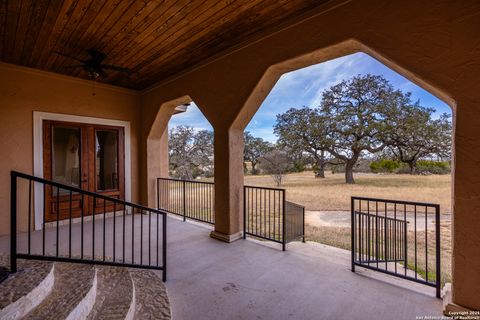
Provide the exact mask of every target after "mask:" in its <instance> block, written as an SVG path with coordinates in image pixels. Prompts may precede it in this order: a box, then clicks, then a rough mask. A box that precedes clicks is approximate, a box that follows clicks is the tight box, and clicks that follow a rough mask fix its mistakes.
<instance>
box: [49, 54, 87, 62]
mask: <svg viewBox="0 0 480 320" xmlns="http://www.w3.org/2000/svg"><path fill="white" fill-rule="evenodd" d="M52 53H54V54H58V55H60V56H64V57H67V58H70V59H73V60H76V61H78V62H82V63H83V62H85V61H83V60H80V59H78V58H75V57H72V56H71V55H68V54H65V53H61V52H58V51H53V52H52Z"/></svg>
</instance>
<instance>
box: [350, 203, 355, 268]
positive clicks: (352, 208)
mask: <svg viewBox="0 0 480 320" xmlns="http://www.w3.org/2000/svg"><path fill="white" fill-rule="evenodd" d="M350 210H351V219H352V220H351V225H352V230H351V233H352V236H351V238H352V242H351V246H352V249H351V251H352V272H355V200H354V199H353V197H352V198H351V199H350Z"/></svg>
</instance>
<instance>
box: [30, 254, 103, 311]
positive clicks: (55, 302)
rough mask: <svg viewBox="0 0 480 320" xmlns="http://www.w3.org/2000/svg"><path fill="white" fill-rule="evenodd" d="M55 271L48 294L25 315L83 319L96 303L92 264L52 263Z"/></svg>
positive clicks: (95, 281) (95, 283)
mask: <svg viewBox="0 0 480 320" xmlns="http://www.w3.org/2000/svg"><path fill="white" fill-rule="evenodd" d="M54 275H55V282H54V284H53V288H52V290H51V292H50V294H49V295H48V296H47V297H46V298H45V299H44V300H43V301H42V303H40V304H39V305H38V306H37V307H36V308H35V309H33V310H32V311H31V312H30V313H28V314H27V315H26V316H25V318H24V319H39V320H40V319H42V320H43V319H68V320H72V319H85V318H86V316H87V315H88V314H89V313H90V311H91V310H92V308H93V305H94V303H95V297H96V291H97V271H96V268H95V266H93V265H82V264H75V263H55V268H54Z"/></svg>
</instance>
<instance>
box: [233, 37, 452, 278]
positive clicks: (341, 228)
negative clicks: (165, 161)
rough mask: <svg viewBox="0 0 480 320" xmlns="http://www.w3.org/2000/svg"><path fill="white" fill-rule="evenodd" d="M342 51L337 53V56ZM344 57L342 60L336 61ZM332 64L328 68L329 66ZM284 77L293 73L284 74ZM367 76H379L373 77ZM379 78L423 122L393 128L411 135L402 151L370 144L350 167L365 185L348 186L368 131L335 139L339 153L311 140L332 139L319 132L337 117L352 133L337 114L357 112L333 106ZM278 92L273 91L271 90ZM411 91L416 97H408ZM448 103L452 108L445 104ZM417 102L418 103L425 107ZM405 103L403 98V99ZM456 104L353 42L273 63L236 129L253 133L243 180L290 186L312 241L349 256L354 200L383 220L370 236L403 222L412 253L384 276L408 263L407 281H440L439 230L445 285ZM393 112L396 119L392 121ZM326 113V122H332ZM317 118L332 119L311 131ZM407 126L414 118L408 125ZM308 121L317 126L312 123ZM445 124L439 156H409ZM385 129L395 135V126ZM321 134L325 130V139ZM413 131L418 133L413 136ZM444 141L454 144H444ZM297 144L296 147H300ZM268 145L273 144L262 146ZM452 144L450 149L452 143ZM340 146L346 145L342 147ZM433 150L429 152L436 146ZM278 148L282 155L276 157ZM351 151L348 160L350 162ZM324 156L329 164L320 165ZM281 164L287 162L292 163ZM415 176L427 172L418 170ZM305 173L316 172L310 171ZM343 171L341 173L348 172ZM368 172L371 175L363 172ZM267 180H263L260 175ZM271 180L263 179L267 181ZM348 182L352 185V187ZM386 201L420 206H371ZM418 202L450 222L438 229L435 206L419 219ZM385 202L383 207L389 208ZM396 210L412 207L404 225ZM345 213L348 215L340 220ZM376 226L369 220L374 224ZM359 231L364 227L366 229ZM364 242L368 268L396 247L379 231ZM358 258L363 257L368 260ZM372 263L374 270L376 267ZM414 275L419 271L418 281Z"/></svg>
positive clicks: (406, 211)
mask: <svg viewBox="0 0 480 320" xmlns="http://www.w3.org/2000/svg"><path fill="white" fill-rule="evenodd" d="M348 51H350V52H348ZM351 51H353V52H356V53H353V54H350V55H345V53H347V52H348V53H351ZM335 52H336V53H337V55H335ZM363 52H366V53H363ZM338 53H340V54H338ZM335 56H337V57H338V56H341V57H340V58H336V59H333V60H330V59H331V58H333V57H335ZM373 57H375V58H376V59H377V60H376V59H375V58H373ZM315 60H316V61H317V62H322V63H320V64H317V65H312V62H313V61H315ZM327 60H328V62H325V61H327ZM382 63H383V64H382ZM306 66H308V67H306ZM391 66H394V67H395V68H394V70H395V71H397V72H399V73H397V72H395V71H394V70H392V69H393V68H392V69H391V68H389V67H391ZM304 67H305V68H304ZM300 68H304V69H300ZM293 69H296V71H291V70H293ZM282 71H288V72H287V73H283V72H282ZM282 74H283V75H282ZM368 74H370V75H371V76H372V77H369V76H367V75H368ZM402 74H403V75H402ZM379 77H380V78H379ZM277 79H278V81H277ZM377 80H378V81H379V83H383V84H385V85H387V86H388V85H391V86H392V92H394V91H400V92H401V93H402V95H401V96H402V97H403V98H408V99H407V100H403V102H401V103H403V104H405V105H409V106H410V108H409V109H408V110H416V111H415V112H414V113H415V114H416V116H413V115H410V118H409V119H410V120H409V121H410V122H411V123H410V122H409V125H411V126H410V127H406V128H404V129H402V130H403V131H402V130H400V125H405V124H406V122H403V123H399V122H398V121H396V122H394V125H393V126H392V127H391V128H390V130H392V131H391V133H392V134H395V135H396V138H397V139H400V137H398V136H399V135H400V134H402V135H403V138H402V139H403V140H402V141H401V142H400V141H397V142H398V143H397V144H395V143H393V142H391V141H390V142H388V143H387V141H385V146H382V147H381V148H380V146H379V144H378V143H371V145H369V146H364V149H363V150H359V151H358V157H356V159H355V161H354V164H352V168H350V169H351V173H352V172H353V176H357V175H358V177H359V179H358V180H357V184H356V185H349V184H345V181H346V182H350V183H352V182H354V180H353V176H352V175H351V176H350V177H349V176H348V174H345V175H342V174H343V172H346V171H347V170H346V168H345V167H347V166H348V165H349V164H348V161H349V160H350V159H351V158H353V157H352V156H351V154H352V152H354V151H355V152H357V150H354V147H355V148H357V149H358V145H359V143H360V142H362V143H363V142H364V141H365V139H369V138H370V137H368V134H367V135H366V136H364V137H363V138H360V139H359V140H358V141H357V142H356V145H350V146H349V140H348V139H345V140H339V138H338V137H339V136H338V135H336V136H335V139H334V142H332V141H330V143H331V144H334V145H337V150H335V149H333V150H332V147H330V148H325V146H322V145H318V143H316V142H318V139H317V140H315V139H314V138H312V137H313V136H315V134H317V135H319V136H321V135H322V134H323V135H326V134H328V133H325V132H324V131H322V130H320V129H321V128H323V127H322V125H323V124H324V123H325V122H326V121H327V120H329V119H335V120H334V121H336V122H337V123H341V124H342V126H345V123H346V122H340V121H341V120H342V119H341V117H338V114H339V113H342V112H343V116H347V115H348V112H345V110H346V109H348V108H346V107H345V105H343V106H342V108H343V109H341V108H334V112H332V113H328V112H327V111H328V110H329V108H328V107H329V106H330V110H331V109H332V108H333V106H335V105H338V104H341V102H342V101H341V97H339V96H341V95H342V94H344V95H343V96H342V97H346V99H351V98H352V96H351V95H348V94H347V93H348V92H347V91H348V90H352V88H353V86H354V85H359V84H362V83H363V84H365V85H372V81H373V82H375V81H377ZM384 80H385V81H386V82H384ZM273 83H275V85H273ZM377 84H378V83H377ZM270 88H271V90H269V89H270ZM377 88H379V87H377ZM427 90H428V91H427ZM366 92H367V93H368V92H369V91H368V90H366ZM407 92H412V93H411V95H409V94H408V93H407ZM267 94H268V95H267ZM440 98H441V99H444V100H445V101H447V102H444V101H442V100H440ZM327 99H330V101H325V100H327ZM417 100H419V102H418V103H417ZM253 101H256V102H257V103H258V105H257V107H258V106H260V108H259V109H258V108H252V104H251V103H253ZM392 101H393V100H392ZM397 102H399V101H398V100H397ZM452 106H453V102H452V101H451V99H449V98H448V97H447V96H446V95H444V94H442V93H440V92H438V91H437V90H435V89H433V88H432V87H431V86H429V85H428V84H425V83H423V82H421V81H420V80H419V79H418V78H417V77H416V76H414V75H413V74H412V73H410V72H406V71H405V70H403V69H402V68H400V67H398V66H396V65H394V64H393V63H392V62H389V61H388V60H387V59H385V58H383V57H381V56H380V55H378V54H376V53H375V52H373V51H372V50H369V49H366V48H365V47H364V46H363V45H361V44H359V43H357V42H356V41H349V42H347V43H344V44H342V45H339V46H337V47H335V48H330V49H328V50H325V51H320V52H317V53H315V54H311V55H308V56H305V57H300V58H298V59H295V60H294V61H289V62H286V63H282V64H280V65H276V66H273V67H271V68H269V70H268V71H267V73H266V74H265V76H264V77H263V79H262V81H261V82H260V83H259V84H258V86H257V90H255V92H254V93H252V95H251V97H250V99H249V101H248V102H247V104H246V105H245V108H246V109H245V110H243V113H242V114H241V115H240V116H239V117H238V118H237V120H238V121H237V122H236V124H237V125H239V126H241V127H244V128H245V127H246V128H245V131H246V132H248V134H246V135H245V139H246V140H245V141H246V143H245V144H246V147H245V148H246V156H245V160H246V162H247V164H246V166H245V172H246V173H247V175H246V176H245V181H244V182H245V185H256V186H267V187H281V188H284V189H286V193H287V201H292V202H295V203H297V204H300V205H304V206H305V207H306V210H307V212H306V234H307V240H313V241H318V242H321V243H324V244H328V245H333V246H337V247H340V248H344V249H348V250H350V249H351V248H352V235H351V231H352V230H353V228H352V225H351V221H352V219H351V217H352V215H353V213H352V212H351V205H352V203H353V200H352V199H351V197H352V196H359V197H364V198H369V199H370V200H365V202H364V204H363V206H364V207H363V210H362V209H358V208H357V207H355V212H357V211H358V212H360V213H361V214H363V211H365V214H368V216H367V215H365V217H366V218H368V219H372V221H375V222H374V224H375V223H377V225H376V226H375V228H374V227H372V226H370V225H368V226H369V227H367V229H365V227H364V226H363V225H362V228H363V230H368V232H379V231H384V230H387V229H388V228H390V227H388V226H389V223H390V222H389V221H390V219H391V221H394V222H395V224H397V223H398V224H399V225H400V224H401V223H403V225H404V226H405V227H404V229H402V231H401V232H402V233H403V234H404V237H403V240H400V239H399V238H398V239H397V238H395V240H394V242H395V245H397V242H400V241H403V242H402V243H405V246H403V247H402V248H401V250H402V252H403V253H402V255H403V261H399V260H398V259H394V260H393V261H388V259H387V258H385V259H384V261H383V262H380V264H382V263H383V269H388V268H389V267H390V268H395V272H396V271H397V268H400V267H399V266H400V265H401V267H402V268H403V269H402V270H403V272H404V275H405V277H407V276H413V277H414V278H415V279H417V278H419V277H423V278H427V279H430V280H432V279H435V281H436V280H437V279H436V278H437V277H438V276H439V275H438V274H435V272H434V270H435V268H436V266H435V259H436V258H437V256H436V255H437V254H438V252H436V251H435V250H436V249H437V248H436V246H437V245H439V243H435V244H433V243H430V242H431V241H432V238H433V239H435V235H436V232H437V231H436V230H435V225H436V224H437V223H438V230H439V232H440V233H441V242H442V247H441V251H440V254H441V261H442V266H441V270H442V272H441V275H440V276H441V279H442V285H443V284H444V283H445V282H450V281H451V278H452V276H451V254H452V247H451V243H452V241H451V223H452V203H451V199H452V191H451V186H452V181H451V180H452V179H451V175H450V172H451V170H453V157H452V154H451V144H450V143H451V141H452V117H453V115H452V112H451V109H450V108H451V107H452ZM353 107H358V106H354V105H352V108H351V109H353ZM257 110H258V111H257ZM405 110H407V109H405ZM347 111H348V110H347ZM390 111H392V110H390ZM255 112H257V113H255ZM322 112H323V114H322ZM443 113H446V115H445V116H442V114H443ZM254 114H255V115H254ZM376 114H377V116H378V114H379V113H378V112H376ZM386 115H387V116H388V114H386ZM319 116H320V118H319ZM321 116H323V118H322V117H321ZM326 116H327V118H325V117H326ZM348 116H350V118H349V119H350V120H352V119H355V117H356V119H357V121H358V120H361V119H360V118H361V117H362V116H361V115H354V116H351V115H348ZM387 116H385V115H384V116H383V117H382V118H381V119H380V120H381V121H379V123H382V122H388V121H390V120H392V119H388V117H387ZM395 116H397V117H398V116H400V114H399V113H398V114H395ZM328 117H330V118H328ZM390 117H393V114H390ZM422 117H425V118H422ZM314 118H315V119H323V122H322V121H319V122H315V125H312V123H314V122H313V120H312V119H314ZM247 119H251V121H250V122H249V124H248V126H245V123H246V121H247ZM402 119H403V120H405V118H402ZM373 120H374V119H372V118H370V119H369V121H373ZM302 121H303V122H302ZM412 121H413V122H412ZM309 124H310V126H308V125H309ZM302 125H303V127H302ZM362 125H363V127H368V124H362ZM442 125H446V126H447V127H448V128H447V129H446V131H448V132H447V133H445V132H443V131H442V132H441V131H435V132H436V133H435V134H433V135H430V136H428V135H425V137H426V138H427V137H430V138H429V139H431V140H432V141H433V140H437V139H436V138H438V135H440V134H443V136H442V140H441V141H436V142H437V144H438V145H439V149H437V151H431V152H423V151H421V150H417V151H418V153H415V154H413V153H412V150H408V151H409V152H408V154H406V150H405V148H406V146H408V147H409V148H414V146H413V143H411V141H409V139H410V140H411V139H412V138H414V137H415V136H418V135H420V134H421V133H422V132H424V131H422V130H424V129H425V130H427V128H430V129H432V130H433V129H435V128H436V127H441V126H442ZM395 126H397V127H395ZM351 127H354V126H351ZM357 127H358V126H357ZM313 129H315V130H313ZM336 129H337V130H338V129H339V128H338V126H336ZM430 129H428V130H430ZM383 130H387V129H386V127H384V129H383ZM415 130H417V131H415ZM318 131H321V132H320V133H319V132H318ZM414 132H416V133H415V134H414ZM432 132H433V131H432ZM344 134H345V132H344ZM355 134H356V133H355ZM347 136H348V134H347ZM350 137H351V133H350ZM445 137H447V138H448V139H445ZM302 138H303V139H304V140H308V141H307V142H305V144H307V146H305V145H303V146H301V143H299V142H298V140H299V139H302ZM317 138H318V137H317ZM295 139H297V141H294V140H295ZM385 139H387V138H385ZM248 141H254V142H255V143H250V144H251V145H250V146H249V143H248ZM293 142H295V143H293ZM377 142H378V141H377ZM409 142H410V144H409ZM262 143H265V144H263V145H262ZM325 143H327V142H325ZM445 143H448V146H446V145H445ZM320 144H321V143H320ZM339 144H342V146H338V145H339ZM299 145H300V146H299ZM255 146H257V151H258V152H257V154H256V155H257V157H258V158H259V160H258V161H256V162H258V164H259V166H260V168H257V164H255V166H252V163H251V162H252V161H251V159H249V156H248V154H253V152H252V151H251V150H249V149H251V148H255ZM342 147H343V150H342ZM345 147H348V148H347V149H349V150H348V152H347V151H345ZM424 147H425V148H427V146H424ZM308 149H310V150H308ZM440 149H442V150H440ZM272 150H274V151H275V152H274V153H272ZM339 150H340V151H339ZM430 150H433V149H430ZM262 152H264V156H263V159H264V162H265V164H266V165H264V166H263V168H262V156H261V153H262ZM281 153H283V155H281ZM323 153H325V155H324V154H323ZM347 153H348V154H349V155H348V156H347V157H345V154H347ZM320 154H321V158H322V159H319V158H320ZM304 158H307V159H304ZM308 158H310V159H308ZM281 159H284V160H281ZM282 162H288V163H286V164H285V165H283V164H282ZM272 163H274V165H273V166H271V165H269V164H272ZM280 167H282V169H281V170H280V171H282V170H283V172H279V168H280ZM416 169H418V171H417V172H414V171H415V170H416ZM305 170H311V171H315V172H314V173H312V172H308V173H305V172H304V171H305ZM262 171H263V172H262ZM339 171H341V172H342V174H340V175H339V174H338V173H339ZM361 171H363V173H360V172H361ZM258 173H260V175H256V174H258ZM262 173H263V174H264V175H261V174H262ZM412 173H414V174H412ZM252 174H253V175H252ZM268 175H270V176H272V177H273V179H269V178H268ZM322 178H324V179H322ZM349 178H350V179H351V180H350V181H349ZM279 181H280V182H279ZM334 181H337V182H334ZM337 183H338V184H337ZM308 190H310V191H308ZM247 198H248V197H247ZM321 199H324V200H325V202H324V203H323V204H320V202H321V201H322V200H321ZM380 199H398V200H406V201H412V203H410V204H406V203H403V202H398V203H395V202H388V203H386V204H385V207H382V208H380V209H378V208H376V207H375V205H372V203H374V204H378V202H379V200H380ZM247 201H248V199H247ZM267 201H268V200H267ZM413 202H419V203H420V202H423V203H433V204H439V205H440V208H442V211H441V220H442V223H441V224H440V222H439V218H440V216H437V217H436V218H435V215H436V212H435V210H434V209H431V208H430V207H428V208H426V209H425V212H422V214H421V215H420V214H419V213H418V212H417V210H418V208H419V207H417V205H415V204H413ZM381 203H382V206H383V204H384V202H381ZM397 205H398V206H400V205H402V208H404V210H403V211H402V213H401V215H402V216H401V218H402V219H397V214H398V215H400V212H399V211H398V210H397ZM315 206H317V207H322V209H321V210H312V208H314V207H315ZM432 208H433V207H432ZM367 211H368V213H367ZM370 211H371V212H374V213H375V214H377V215H378V214H380V215H381V216H382V217H383V216H384V218H378V217H372V216H370V215H369V214H370ZM340 212H342V213H340ZM351 214H352V215H351ZM342 215H343V218H340V216H342ZM420 216H421V217H420ZM365 217H364V216H360V217H357V219H362V220H361V221H362V222H361V223H367V222H365V221H364V220H363V219H364V218H365ZM432 217H433V218H432ZM366 218H365V219H366ZM381 219H383V220H381ZM418 219H422V221H423V222H422V224H423V225H422V227H423V229H421V228H420V223H419V222H418ZM380 220H381V221H380ZM397 220H398V222H397ZM342 221H343V222H342ZM358 221H360V220H358ZM358 221H357V223H358ZM368 221H369V222H368V223H370V220H368ZM378 223H379V224H380V225H382V223H383V225H382V226H380V227H379V226H378ZM356 227H357V228H358V225H357V226H356ZM392 230H393V231H392V232H400V231H399V230H394V229H392ZM388 232H390V231H388ZM369 237H370V235H369ZM417 237H418V238H420V237H421V238H422V239H423V240H422V241H423V242H419V241H418V239H417ZM359 239H360V238H359ZM359 239H357V240H356V241H357V243H356V244H355V246H357V247H356V250H357V254H365V255H367V254H366V253H365V252H364V250H366V249H364V248H360V249H359V248H358V245H359V244H358V241H366V242H365V245H366V246H368V248H370V249H371V250H372V252H373V253H372V252H370V251H369V252H368V260H369V263H370V260H372V262H375V263H376V264H377V267H378V262H379V256H382V255H383V256H387V251H386V250H389V249H385V250H384V251H382V250H379V249H378V248H377V249H376V248H373V249H372V247H373V245H374V243H376V244H377V245H378V244H380V245H381V246H383V245H384V244H385V242H387V241H388V240H385V239H386V238H384V239H383V240H382V239H381V236H378V235H376V234H375V235H374V237H373V238H368V239H367V240H365V238H362V239H361V240H359ZM378 239H380V240H378ZM429 239H430V240H429ZM407 247H408V248H407ZM420 247H421V249H422V250H423V251H424V252H425V255H430V258H432V256H435V259H434V260H433V261H432V259H430V260H428V259H423V260H422V261H420V260H421V259H420V258H419V257H418V255H417V252H416V251H417V250H419V248H420ZM411 248H414V249H413V250H414V251H415V252H412V251H411V250H412V249H411ZM370 249H369V250H370ZM359 250H360V252H359ZM399 252H400V249H399ZM399 254H400V253H399ZM359 259H360V260H362V259H361V258H359ZM380 260H381V259H380ZM413 261H414V262H413ZM367 266H370V265H369V264H367ZM411 270H414V271H413V273H411V274H410V272H411Z"/></svg>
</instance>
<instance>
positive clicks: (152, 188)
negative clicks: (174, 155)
mask: <svg viewBox="0 0 480 320" xmlns="http://www.w3.org/2000/svg"><path fill="white" fill-rule="evenodd" d="M167 124H168V122H167ZM159 129H160V130H159V131H160V132H161V130H162V129H163V132H162V133H161V134H160V135H152V136H151V137H149V138H148V142H147V145H148V149H147V167H148V170H147V179H148V206H149V207H150V208H156V207H157V194H156V190H157V185H156V182H157V178H160V177H163V178H165V177H168V165H169V158H168V125H167V126H166V127H165V128H159Z"/></svg>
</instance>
